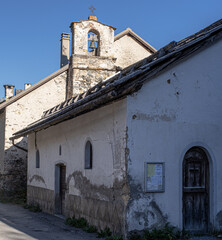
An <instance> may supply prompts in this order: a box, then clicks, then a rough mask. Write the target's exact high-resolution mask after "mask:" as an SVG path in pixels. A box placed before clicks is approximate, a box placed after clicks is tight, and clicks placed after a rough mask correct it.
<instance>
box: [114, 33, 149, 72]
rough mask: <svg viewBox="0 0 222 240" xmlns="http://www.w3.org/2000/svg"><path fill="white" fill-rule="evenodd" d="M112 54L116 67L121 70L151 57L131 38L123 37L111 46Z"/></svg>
mask: <svg viewBox="0 0 222 240" xmlns="http://www.w3.org/2000/svg"><path fill="white" fill-rule="evenodd" d="M113 52H114V56H115V58H117V60H116V66H120V67H122V68H125V67H128V66H129V65H131V64H133V63H136V62H137V61H139V60H141V59H144V58H146V57H148V56H150V55H151V53H150V52H149V51H147V50H146V49H145V48H144V47H142V46H141V45H140V44H139V43H137V42H136V41H135V40H134V39H133V38H132V37H130V36H128V35H125V36H123V37H121V38H119V39H118V40H116V41H115V42H114V44H113Z"/></svg>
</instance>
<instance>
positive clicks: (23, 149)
mask: <svg viewBox="0 0 222 240" xmlns="http://www.w3.org/2000/svg"><path fill="white" fill-rule="evenodd" d="M14 141H15V140H14V139H12V145H13V146H15V147H17V148H18V149H20V150H22V151H24V152H28V150H27V149H25V148H23V147H20V146H19V145H18V144H16V143H15V142H14Z"/></svg>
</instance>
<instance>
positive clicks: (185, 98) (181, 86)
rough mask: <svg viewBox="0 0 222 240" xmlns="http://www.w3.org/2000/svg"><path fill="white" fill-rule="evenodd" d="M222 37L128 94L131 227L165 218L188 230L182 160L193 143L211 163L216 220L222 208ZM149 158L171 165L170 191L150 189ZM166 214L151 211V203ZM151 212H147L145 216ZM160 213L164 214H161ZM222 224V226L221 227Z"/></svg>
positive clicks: (213, 217) (212, 206) (212, 211)
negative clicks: (146, 170) (147, 180)
mask: <svg viewBox="0 0 222 240" xmlns="http://www.w3.org/2000/svg"><path fill="white" fill-rule="evenodd" d="M221 55H222V41H220V42H217V43H215V44H214V45H212V46H211V47H209V48H207V49H205V50H203V51H201V52H199V53H196V54H194V55H192V56H191V57H189V58H187V59H186V60H184V61H182V62H180V63H179V64H177V65H175V66H172V67H171V69H169V70H167V71H165V72H163V73H161V74H160V75H159V76H157V77H156V78H154V79H151V80H148V81H147V82H146V83H145V84H144V86H143V87H142V89H141V90H140V91H139V92H138V93H135V94H134V95H133V96H129V97H128V98H127V109H128V111H127V126H128V129H129V131H128V136H129V138H128V143H127V146H128V148H129V152H130V154H129V162H128V171H129V172H128V173H129V176H130V179H131V181H130V184H131V191H134V192H135V194H137V195H138V196H140V197H139V198H137V197H136V196H133V197H132V199H131V205H130V207H129V210H128V213H127V218H128V223H127V224H128V230H129V231H131V230H134V229H137V230H141V229H143V228H147V227H152V226H158V221H159V222H160V221H161V220H162V219H161V218H164V219H165V220H167V221H169V222H170V223H171V224H173V225H175V226H178V227H180V228H182V224H183V223H182V161H183V158H184V155H185V153H186V151H187V150H188V149H189V148H191V147H192V146H200V147H202V148H204V149H205V151H206V153H207V154H208V157H209V165H210V223H211V224H212V226H214V227H218V225H217V223H216V218H217V217H216V216H217V214H218V213H219V212H220V211H221V210H222V201H221V197H222V188H221V187H220V183H221V182H222V175H221V172H222V164H221V156H222V123H221V119H222V112H221V102H222V94H221V92H222V81H221V76H222V68H221ZM144 162H164V163H165V191H164V192H163V193H145V191H144V188H145V181H144ZM151 202H152V203H155V206H158V208H159V210H160V211H161V214H159V216H158V215H155V214H154V217H153V216H152V215H150V213H151V212H152V207H149V206H150V203H151ZM144 213H145V214H144ZM160 215H162V216H161V217H160ZM220 227H221V226H220Z"/></svg>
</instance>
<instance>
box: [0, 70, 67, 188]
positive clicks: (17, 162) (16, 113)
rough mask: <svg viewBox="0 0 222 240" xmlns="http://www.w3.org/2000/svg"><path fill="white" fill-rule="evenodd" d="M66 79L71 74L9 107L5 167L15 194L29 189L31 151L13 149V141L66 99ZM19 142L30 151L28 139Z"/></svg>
mask: <svg viewBox="0 0 222 240" xmlns="http://www.w3.org/2000/svg"><path fill="white" fill-rule="evenodd" d="M66 80H67V73H66V72H64V73H62V74H60V75H59V76H57V77H55V78H54V79H52V80H50V81H49V82H47V83H45V84H43V85H42V86H40V87H39V88H37V89H35V90H33V91H32V92H30V93H28V94H27V95H25V96H23V97H22V98H20V99H18V100H17V101H16V102H14V103H12V104H10V105H9V106H7V107H6V110H5V156H4V159H3V161H4V164H2V165H1V166H2V168H1V171H2V174H3V176H2V178H3V179H4V181H3V182H4V190H7V191H14V190H16V189H18V188H20V187H21V186H23V187H24V186H26V169H27V166H26V165H27V152H25V151H23V150H21V149H18V148H17V147H15V146H13V145H12V141H11V140H10V139H9V138H10V137H12V135H13V133H15V132H17V131H19V130H21V129H23V128H24V127H26V126H27V125H28V124H30V123H32V122H34V121H36V120H38V119H40V118H41V116H42V113H43V111H45V110H48V109H49V108H51V107H53V106H55V105H57V104H59V103H60V102H62V101H64V100H65V91H66ZM1 124H2V125H1V126H4V124H3V123H1ZM3 129H4V127H3ZM15 143H16V144H18V145H19V146H20V147H23V148H25V149H27V148H28V147H27V139H26V138H21V139H18V140H16V141H15Z"/></svg>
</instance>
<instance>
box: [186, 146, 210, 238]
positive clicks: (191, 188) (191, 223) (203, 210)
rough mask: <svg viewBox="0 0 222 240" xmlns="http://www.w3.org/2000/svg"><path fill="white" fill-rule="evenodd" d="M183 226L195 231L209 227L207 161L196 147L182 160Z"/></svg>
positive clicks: (202, 231) (203, 230)
mask: <svg viewBox="0 0 222 240" xmlns="http://www.w3.org/2000/svg"><path fill="white" fill-rule="evenodd" d="M183 228H184V230H189V231H191V232H197V233H198V232H201V233H206V232H208V228H209V161H208V158H207V155H206V153H205V152H204V150H203V149H201V148H198V147H193V148H191V149H190V150H188V151H187V152H186V154H185V157H184V160H183Z"/></svg>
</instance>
